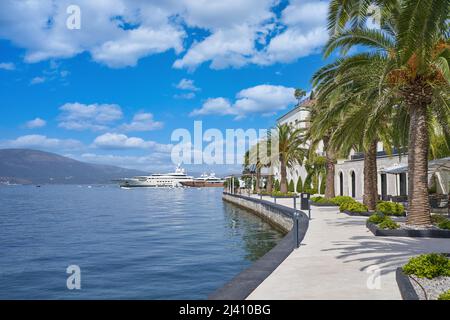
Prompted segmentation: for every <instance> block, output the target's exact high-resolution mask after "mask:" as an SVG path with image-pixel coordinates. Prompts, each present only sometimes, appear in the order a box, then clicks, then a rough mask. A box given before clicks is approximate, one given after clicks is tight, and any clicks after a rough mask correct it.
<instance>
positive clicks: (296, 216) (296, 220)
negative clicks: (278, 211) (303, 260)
mask: <svg viewBox="0 0 450 320" xmlns="http://www.w3.org/2000/svg"><path fill="white" fill-rule="evenodd" d="M299 218H300V215H299V213H298V212H297V211H296V212H294V245H295V248H298V247H299V246H300V243H299V241H298V238H299V232H298V228H299V226H300V219H299Z"/></svg>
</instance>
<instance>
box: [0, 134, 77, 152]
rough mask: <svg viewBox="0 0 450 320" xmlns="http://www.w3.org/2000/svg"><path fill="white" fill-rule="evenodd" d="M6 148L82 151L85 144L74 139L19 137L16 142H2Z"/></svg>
mask: <svg viewBox="0 0 450 320" xmlns="http://www.w3.org/2000/svg"><path fill="white" fill-rule="evenodd" d="M0 145H1V146H2V147H5V148H38V149H58V150H74V149H81V148H82V147H83V144H82V143H81V142H80V141H78V140H74V139H57V138H48V137H47V136H44V135H37V134H32V135H26V136H21V137H18V138H17V139H15V140H6V141H3V142H0Z"/></svg>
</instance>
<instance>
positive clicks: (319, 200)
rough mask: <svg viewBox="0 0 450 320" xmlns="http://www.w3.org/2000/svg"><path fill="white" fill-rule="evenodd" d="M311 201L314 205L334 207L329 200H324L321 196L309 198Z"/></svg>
mask: <svg viewBox="0 0 450 320" xmlns="http://www.w3.org/2000/svg"><path fill="white" fill-rule="evenodd" d="M311 201H312V202H315V203H321V204H329V205H334V203H333V202H331V199H328V198H324V197H322V196H317V197H311Z"/></svg>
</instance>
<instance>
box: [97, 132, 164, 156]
mask: <svg viewBox="0 0 450 320" xmlns="http://www.w3.org/2000/svg"><path fill="white" fill-rule="evenodd" d="M92 146H93V147H94V148H99V149H117V150H120V149H154V150H156V151H159V152H162V151H165V152H169V150H170V148H171V145H164V144H159V143H157V142H155V141H145V140H144V139H142V138H137V137H128V136H126V135H124V134H118V133H105V134H103V135H101V136H98V137H97V138H95V140H94V142H93V143H92Z"/></svg>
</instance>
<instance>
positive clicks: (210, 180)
mask: <svg viewBox="0 0 450 320" xmlns="http://www.w3.org/2000/svg"><path fill="white" fill-rule="evenodd" d="M224 182H225V180H224V179H221V178H218V177H216V175H215V174H214V173H213V172H212V173H210V174H206V173H204V174H202V175H201V176H200V177H199V178H195V179H194V180H192V181H182V182H181V184H182V185H183V186H186V187H199V188H203V187H216V188H220V187H223V184H224Z"/></svg>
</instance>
